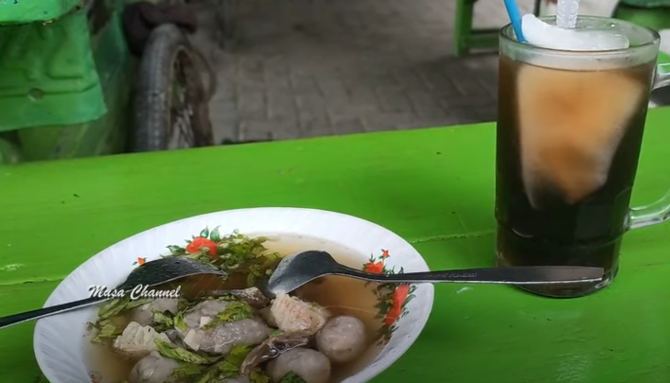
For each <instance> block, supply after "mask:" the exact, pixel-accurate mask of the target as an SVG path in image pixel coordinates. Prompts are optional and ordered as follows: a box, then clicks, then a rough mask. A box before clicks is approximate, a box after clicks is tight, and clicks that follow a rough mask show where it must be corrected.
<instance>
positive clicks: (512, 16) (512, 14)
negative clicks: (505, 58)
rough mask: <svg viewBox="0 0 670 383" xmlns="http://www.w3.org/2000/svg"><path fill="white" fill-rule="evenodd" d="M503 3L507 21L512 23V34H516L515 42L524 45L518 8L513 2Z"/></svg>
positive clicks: (506, 1)
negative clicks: (507, 17)
mask: <svg viewBox="0 0 670 383" xmlns="http://www.w3.org/2000/svg"><path fill="white" fill-rule="evenodd" d="M503 1H504V2H505V8H506V9H507V15H508V16H509V21H510V22H511V23H512V28H514V34H516V39H517V41H519V42H520V43H525V42H526V39H525V38H523V32H522V31H521V14H520V13H519V7H518V6H517V5H516V2H515V1H514V0H503Z"/></svg>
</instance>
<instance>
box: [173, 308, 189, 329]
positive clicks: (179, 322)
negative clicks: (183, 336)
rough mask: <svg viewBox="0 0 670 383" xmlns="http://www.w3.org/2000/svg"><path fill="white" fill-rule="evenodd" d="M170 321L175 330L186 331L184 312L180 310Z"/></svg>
mask: <svg viewBox="0 0 670 383" xmlns="http://www.w3.org/2000/svg"><path fill="white" fill-rule="evenodd" d="M172 323H174V327H175V328H176V329H177V330H181V331H186V323H184V312H183V311H180V312H178V313H177V315H175V316H174V318H172Z"/></svg>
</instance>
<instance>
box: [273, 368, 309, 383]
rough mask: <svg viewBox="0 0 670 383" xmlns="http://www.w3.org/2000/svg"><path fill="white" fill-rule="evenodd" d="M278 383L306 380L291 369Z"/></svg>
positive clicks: (302, 382) (303, 381)
mask: <svg viewBox="0 0 670 383" xmlns="http://www.w3.org/2000/svg"><path fill="white" fill-rule="evenodd" d="M278 383H305V380H304V379H303V378H301V377H300V375H298V374H296V373H295V372H293V371H289V372H288V374H286V375H284V377H283V378H281V379H280V380H279V382H278Z"/></svg>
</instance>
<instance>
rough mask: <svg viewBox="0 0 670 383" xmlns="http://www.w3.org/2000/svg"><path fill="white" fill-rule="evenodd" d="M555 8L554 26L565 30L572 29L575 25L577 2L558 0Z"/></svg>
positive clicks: (577, 9)
mask: <svg viewBox="0 0 670 383" xmlns="http://www.w3.org/2000/svg"><path fill="white" fill-rule="evenodd" d="M557 8H558V10H557V11H556V25H557V26H559V27H561V28H565V29H573V28H574V27H575V26H576V25H577V13H578V12H579V0H558V7H557Z"/></svg>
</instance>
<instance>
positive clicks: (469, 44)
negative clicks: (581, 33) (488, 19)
mask: <svg viewBox="0 0 670 383" xmlns="http://www.w3.org/2000/svg"><path fill="white" fill-rule="evenodd" d="M476 2H477V0H456V20H455V27H454V56H456V57H463V56H465V55H467V54H468V53H470V50H472V49H495V48H497V47H498V33H499V32H500V28H482V29H473V28H472V19H473V17H474V8H475V3H476ZM540 3H541V0H535V9H534V11H533V13H534V14H535V16H537V15H539V14H540Z"/></svg>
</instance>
